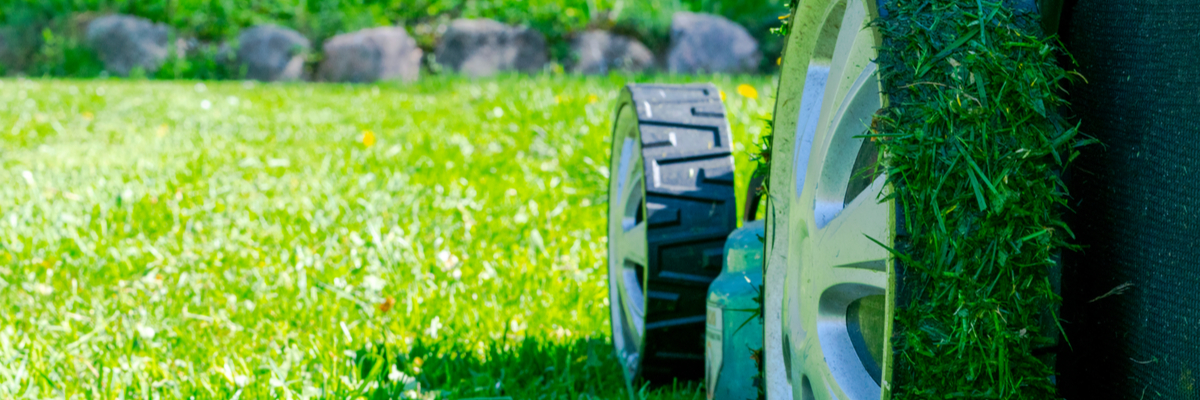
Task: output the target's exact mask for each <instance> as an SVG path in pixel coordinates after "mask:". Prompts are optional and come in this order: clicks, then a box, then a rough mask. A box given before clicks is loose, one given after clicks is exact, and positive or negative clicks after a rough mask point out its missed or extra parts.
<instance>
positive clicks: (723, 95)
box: [718, 90, 725, 101]
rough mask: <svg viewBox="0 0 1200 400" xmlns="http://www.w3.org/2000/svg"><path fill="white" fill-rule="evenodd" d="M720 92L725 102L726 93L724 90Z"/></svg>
mask: <svg viewBox="0 0 1200 400" xmlns="http://www.w3.org/2000/svg"><path fill="white" fill-rule="evenodd" d="M718 92H721V101H725V91H724V90H718Z"/></svg>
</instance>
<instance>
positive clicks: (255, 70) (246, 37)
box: [225, 25, 312, 82]
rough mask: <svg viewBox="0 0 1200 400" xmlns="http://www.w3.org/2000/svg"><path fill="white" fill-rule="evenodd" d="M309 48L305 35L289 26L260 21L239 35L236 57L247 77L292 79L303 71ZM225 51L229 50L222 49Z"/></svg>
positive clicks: (274, 79) (272, 79)
mask: <svg viewBox="0 0 1200 400" xmlns="http://www.w3.org/2000/svg"><path fill="white" fill-rule="evenodd" d="M311 49H312V47H311V45H310V44H309V42H308V39H307V38H305V37H304V36H303V35H301V34H300V33H299V32H296V31H294V30H291V29H287V28H282V27H279V26H275V25H259V26H255V27H253V28H250V29H247V30H245V31H242V33H241V34H239V35H238V46H237V58H236V59H235V60H234V62H236V63H237V64H238V65H239V66H241V67H245V68H246V78H248V79H255V80H260V81H266V82H271V81H292V80H298V79H300V78H301V77H302V76H303V74H304V58H305V56H307V55H308V52H309V51H310V50H311ZM225 53H228V50H225Z"/></svg>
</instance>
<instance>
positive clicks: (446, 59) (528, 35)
mask: <svg viewBox="0 0 1200 400" xmlns="http://www.w3.org/2000/svg"><path fill="white" fill-rule="evenodd" d="M434 54H435V55H436V56H437V62H438V63H439V64H441V65H443V66H445V67H447V68H449V69H451V70H453V71H457V72H460V73H462V74H465V75H467V76H471V77H482V76H489V75H494V74H496V73H498V72H501V71H521V72H529V73H532V72H537V71H540V70H541V69H542V67H543V66H545V65H546V60H547V58H548V55H547V53H546V37H545V36H542V34H541V33H539V32H538V31H535V30H533V29H530V28H528V27H513V26H508V25H505V24H501V23H499V22H496V21H493V20H490V19H456V20H454V21H451V22H450V26H449V27H448V28H447V29H446V34H445V35H443V36H442V40H441V42H439V43H438V45H437V49H436V50H435V52H434Z"/></svg>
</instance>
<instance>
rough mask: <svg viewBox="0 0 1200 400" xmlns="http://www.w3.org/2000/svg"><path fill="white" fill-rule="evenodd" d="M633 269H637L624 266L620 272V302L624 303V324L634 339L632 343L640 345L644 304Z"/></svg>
mask: <svg viewBox="0 0 1200 400" xmlns="http://www.w3.org/2000/svg"><path fill="white" fill-rule="evenodd" d="M635 268H638V267H635V266H630V265H626V267H625V269H624V270H623V271H621V273H622V276H621V301H622V302H623V303H625V310H626V312H625V322H626V324H627V325H626V326H628V327H629V331H630V332H629V333H630V335H631V336H632V337H633V338H634V343H640V342H641V341H642V340H641V338H642V332H643V328H642V327H643V326H644V325H645V319H646V313H645V309H646V307H645V304H646V303H645V296H643V295H642V285H641V282H639V281H638V278H637V270H636V269H635Z"/></svg>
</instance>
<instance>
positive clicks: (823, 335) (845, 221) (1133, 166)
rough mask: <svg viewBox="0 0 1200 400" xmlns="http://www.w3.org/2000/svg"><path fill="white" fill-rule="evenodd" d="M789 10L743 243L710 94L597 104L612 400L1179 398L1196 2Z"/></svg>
mask: <svg viewBox="0 0 1200 400" xmlns="http://www.w3.org/2000/svg"><path fill="white" fill-rule="evenodd" d="M791 9H792V12H791V14H790V15H789V16H788V18H787V19H786V21H787V25H786V27H785V29H784V32H785V34H786V44H785V49H784V53H783V57H782V60H781V65H780V76H779V84H778V93H777V94H776V106H775V110H774V121H773V123H772V128H773V130H772V135H771V138H770V147H769V149H770V153H769V158H770V165H769V171H770V172H769V174H763V175H758V176H754V177H740V178H741V179H753V180H755V182H752V183H751V184H750V185H749V187H750V192H749V193H748V194H747V196H746V199H747V200H746V202H745V204H743V205H742V207H743V209H744V210H745V211H744V212H743V215H745V216H746V217H745V218H746V220H745V221H743V223H742V224H741V227H738V225H739V224H738V221H737V220H736V218H737V217H736V215H737V212H736V210H737V207H738V204H736V203H737V201H736V200H735V195H734V182H735V180H736V179H738V178H739V177H735V176H734V168H733V162H732V160H733V156H734V154H733V148H732V144H731V138H730V128H729V124H728V123H727V122H726V120H725V115H724V107H723V106H722V102H721V96H720V94H719V92H718V90H717V89H716V88H715V87H714V86H711V85H637V84H634V85H628V86H626V87H625V88H624V89H623V90H622V92H621V96H620V100H619V101H618V105H617V107H616V110H615V112H614V117H613V131H612V134H613V140H612V152H611V163H610V174H609V177H610V186H609V197H608V206H609V225H608V246H609V269H608V279H609V294H610V309H611V321H612V341H613V345H614V351H615V354H616V356H617V359H618V360H619V363H620V364H621V367H622V371H623V373H624V374H625V377H626V382H627V384H628V387H629V388H630V392H631V393H634V392H635V391H636V390H637V389H638V388H640V387H641V385H644V384H650V385H659V384H670V383H671V382H674V381H678V380H701V379H702V380H703V382H704V385H705V390H706V393H707V397H708V398H709V399H714V398H719V399H757V398H768V399H881V398H882V399H887V398H893V397H895V398H931V396H936V397H938V398H1070V399H1076V398H1089V399H1102V398H1103V399H1107V398H1164V399H1200V382H1198V381H1200V267H1198V265H1197V263H1196V260H1197V259H1200V234H1198V229H1200V228H1198V227H1200V194H1197V193H1200V187H1198V186H1200V185H1197V183H1196V180H1195V179H1193V178H1191V177H1192V176H1194V175H1193V174H1194V173H1195V172H1194V171H1197V168H1200V155H1198V154H1200V153H1197V152H1196V145H1195V144H1194V140H1192V138H1195V137H1197V134H1200V124H1197V123H1196V122H1195V121H1196V118H1195V117H1196V116H1197V115H1200V95H1198V94H1197V93H1198V92H1197V89H1196V88H1197V87H1200V85H1198V84H1200V50H1197V48H1196V47H1195V46H1194V43H1193V42H1194V39H1196V38H1200V4H1196V3H1195V2H1193V1H1167V0H1161V1H1137V0H1095V1H1088V0H1078V1H1075V0H1047V1H1032V0H1027V1H1000V2H992V1H937V0H928V1H917V0H913V1H908V0H878V1H876V0H800V1H798V2H797V1H793V2H792V5H791ZM1053 34H1056V35H1058V36H1057V37H1058V38H1061V41H1060V40H1058V39H1056V37H1055V36H1052V35H1053ZM1185 38H1186V39H1193V40H1181V39H1185ZM1058 45H1061V46H1062V47H1064V48H1065V49H1066V50H1067V51H1066V52H1056V51H1055V50H1054V48H1055V47H1056V46H1058ZM1037 60H1041V61H1037ZM1059 66H1062V67H1059ZM1045 73H1049V74H1050V75H1039V74H1045ZM916 115H920V116H922V119H921V120H920V121H918V122H919V123H914V122H912V121H911V119H912V118H913V116H916ZM906 121H907V122H906ZM955 123H960V124H973V125H969V126H964V127H955V126H954V125H953V124H955ZM906 124H907V125H906ZM989 124H991V125H989ZM962 132H973V133H970V134H967V133H962ZM1030 132H1032V133H1036V135H1034V134H1031V133H1030ZM1039 135H1040V136H1039ZM906 146H907V147H906ZM1038 149H1042V150H1038ZM922 157H924V158H922ZM906 160H908V161H912V163H910V164H905V162H908V161H906ZM914 160H924V161H922V162H927V163H926V164H919V163H916V161H914ZM1022 171H1024V172H1022ZM947 182H950V183H947ZM955 182H958V183H957V184H956V183H955ZM762 183H765V188H766V189H767V190H765V197H766V198H765V199H764V201H763V203H764V204H765V207H766V210H765V215H766V217H765V220H758V221H755V220H754V216H755V215H756V210H757V208H758V207H759V203H760V194H761V193H764V192H763V191H760V190H759V188H760V187H762V186H764V185H762ZM926 183H928V185H926ZM956 185H957V186H956ZM922 190H924V191H922ZM1039 196H1040V197H1039ZM1014 226H1015V227H1017V228H1014V229H1015V230H1014V229H1010V230H1004V229H1002V228H1003V227H1010V228H1011V227H1014ZM998 227H999V228H998ZM989 229H992V230H989ZM977 245H978V246H977ZM938 246H940V247H938ZM923 249H925V250H927V249H934V250H929V251H925V250H923ZM938 249H940V250H938ZM939 268H940V269H939ZM1023 305H1024V306H1028V307H1032V309H1022V307H1023ZM984 321H986V324H985V323H984ZM955 324H958V325H955ZM956 365H961V366H962V367H961V368H959V369H947V368H948V367H947V366H956ZM955 368H957V367H955ZM1013 371H1023V372H1021V373H1022V374H1024V375H1021V376H1014V375H1012V374H1011V373H1012V372H1013Z"/></svg>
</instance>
